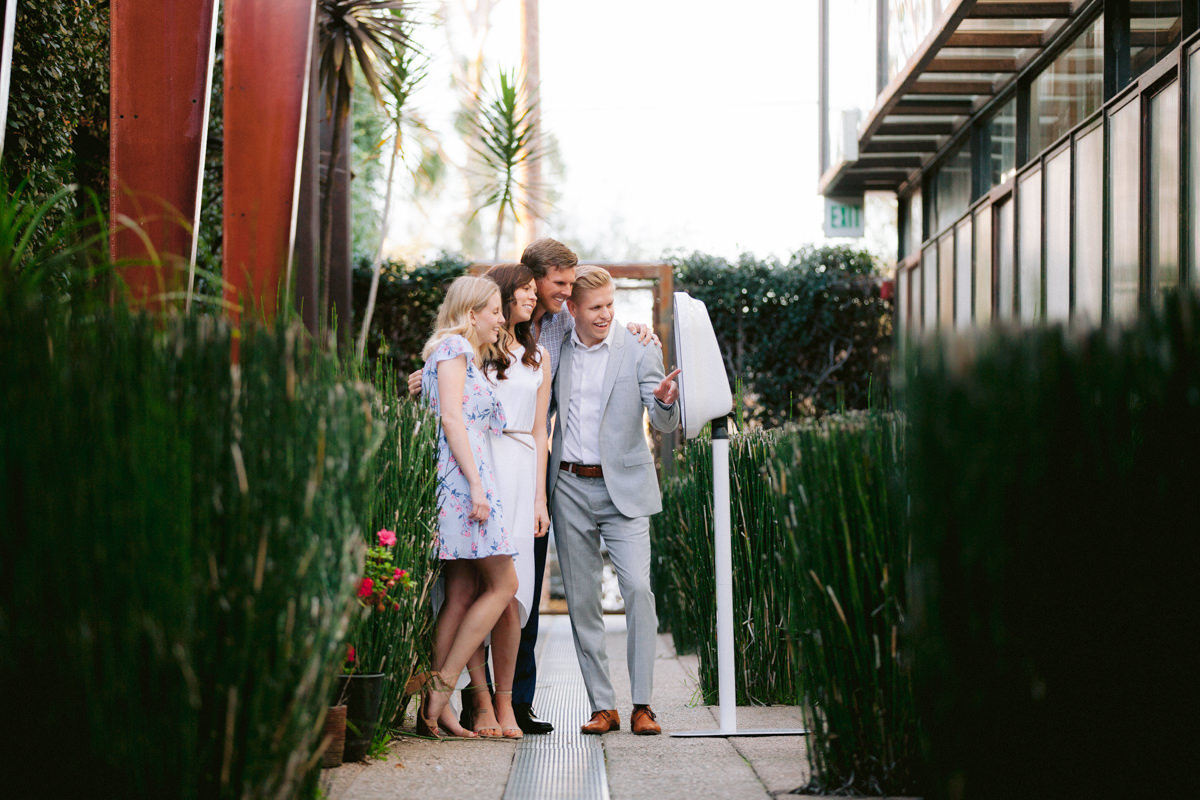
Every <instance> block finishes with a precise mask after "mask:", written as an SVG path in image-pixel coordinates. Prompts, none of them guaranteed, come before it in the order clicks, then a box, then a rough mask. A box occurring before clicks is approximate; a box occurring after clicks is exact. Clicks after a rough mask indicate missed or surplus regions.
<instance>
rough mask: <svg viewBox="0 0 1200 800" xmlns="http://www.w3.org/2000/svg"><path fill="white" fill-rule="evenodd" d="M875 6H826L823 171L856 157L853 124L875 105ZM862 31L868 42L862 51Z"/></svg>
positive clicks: (859, 1) (839, 0)
mask: <svg viewBox="0 0 1200 800" xmlns="http://www.w3.org/2000/svg"><path fill="white" fill-rule="evenodd" d="M876 7H877V4H876V0H830V1H829V2H828V3H827V5H826V24H827V25H828V34H829V39H828V41H829V46H828V48H826V54H827V63H826V64H825V75H824V77H825V80H827V81H828V82H829V83H828V86H829V94H828V98H829V99H828V107H827V108H826V109H825V126H826V134H827V136H828V137H829V138H828V141H829V150H828V151H827V153H826V162H827V163H825V164H823V165H822V168H823V169H829V168H830V167H832V166H835V165H837V164H841V163H842V162H843V161H845V160H846V159H847V157H857V155H856V153H857V149H858V125H859V123H860V122H861V121H862V120H863V118H865V117H866V114H867V112H868V111H870V109H871V107H872V106H874V105H875V94H876V91H875V90H876V86H875V77H876V76H875V55H876V48H875V36H874V32H875V27H876V26H875V10H876ZM864 32H866V38H868V39H869V41H870V44H869V45H867V46H865V47H864V46H863V39H864Z"/></svg>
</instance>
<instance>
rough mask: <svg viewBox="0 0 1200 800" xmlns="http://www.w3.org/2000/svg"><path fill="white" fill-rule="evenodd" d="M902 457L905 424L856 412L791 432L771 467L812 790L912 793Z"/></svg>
mask: <svg viewBox="0 0 1200 800" xmlns="http://www.w3.org/2000/svg"><path fill="white" fill-rule="evenodd" d="M903 458H904V430H903V422H902V421H901V420H900V419H899V418H897V417H896V416H894V415H885V414H878V413H862V414H847V415H841V416H838V417H827V418H825V419H823V420H822V421H820V422H816V423H812V424H806V425H803V426H801V427H799V428H797V429H795V430H792V431H789V432H788V434H787V435H784V436H781V437H780V439H779V442H778V444H777V446H776V448H775V457H774V459H773V460H772V462H771V478H772V485H773V486H774V488H775V491H776V499H777V501H778V506H777V508H778V513H779V515H780V521H781V524H782V527H783V529H784V531H785V532H786V539H787V548H786V549H785V550H786V552H788V553H789V554H790V558H789V559H788V565H787V566H788V568H787V569H786V570H784V571H783V573H782V575H783V577H784V579H785V580H787V581H788V586H787V587H786V588H785V589H781V590H780V593H781V594H782V595H783V596H784V597H785V600H784V602H785V603H786V604H787V606H788V608H789V610H790V614H789V620H790V626H791V630H792V631H793V633H794V635H795V636H796V638H797V639H798V640H799V642H800V659H799V668H800V672H801V675H802V676H803V677H802V684H803V686H804V689H805V702H804V711H805V722H806V725H807V727H808V729H809V731H810V739H809V747H808V755H809V762H810V764H811V766H812V771H813V782H812V785H811V786H810V787H809V788H810V789H812V790H817V791H821V792H834V791H847V790H848V791H855V792H860V793H870V794H898V793H905V792H910V791H912V790H913V789H914V788H915V786H916V780H917V769H918V739H917V731H916V710H915V708H914V704H913V696H912V685H911V679H910V674H909V669H908V664H907V663H906V659H905V658H904V655H903V650H902V647H901V635H902V632H903V626H904V622H905V607H906V597H905V592H906V586H907V575H908V566H909V535H908V530H907V527H906V526H905V520H904V511H905V490H904V485H903V481H904V477H903V472H904V469H903V467H904V464H903Z"/></svg>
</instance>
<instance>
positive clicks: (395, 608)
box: [392, 603, 400, 611]
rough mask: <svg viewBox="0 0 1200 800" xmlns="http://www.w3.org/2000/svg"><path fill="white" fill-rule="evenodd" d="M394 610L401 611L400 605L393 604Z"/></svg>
mask: <svg viewBox="0 0 1200 800" xmlns="http://www.w3.org/2000/svg"><path fill="white" fill-rule="evenodd" d="M392 610H393V611H399V610H400V604H399V603H392Z"/></svg>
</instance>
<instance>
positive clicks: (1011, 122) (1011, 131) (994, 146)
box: [980, 98, 1017, 191]
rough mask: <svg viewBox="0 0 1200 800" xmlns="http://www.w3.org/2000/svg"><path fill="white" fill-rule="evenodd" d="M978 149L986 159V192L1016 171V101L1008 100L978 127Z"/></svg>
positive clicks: (1013, 99) (984, 188)
mask: <svg viewBox="0 0 1200 800" xmlns="http://www.w3.org/2000/svg"><path fill="white" fill-rule="evenodd" d="M980 137H981V138H980V149H981V150H982V152H983V153H984V158H986V159H987V167H986V170H987V172H986V175H987V180H988V184H987V186H984V187H982V189H983V191H987V190H988V189H990V188H992V187H993V186H999V185H1000V184H1002V183H1004V182H1005V181H1006V180H1008V179H1009V178H1011V177H1012V176H1013V173H1014V172H1016V169H1017V101H1016V98H1010V99H1009V100H1008V102H1006V103H1004V104H1003V105H1002V106H1000V108H999V109H997V111H996V113H995V114H992V116H991V117H990V118H989V119H988V121H987V122H985V123H984V124H983V125H982V126H981V127H980Z"/></svg>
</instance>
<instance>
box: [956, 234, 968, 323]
mask: <svg viewBox="0 0 1200 800" xmlns="http://www.w3.org/2000/svg"><path fill="white" fill-rule="evenodd" d="M954 327H955V328H956V329H958V330H962V329H964V328H969V327H971V218H970V217H967V218H966V219H964V220H963V221H962V222H960V223H958V227H957V228H955V229H954Z"/></svg>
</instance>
